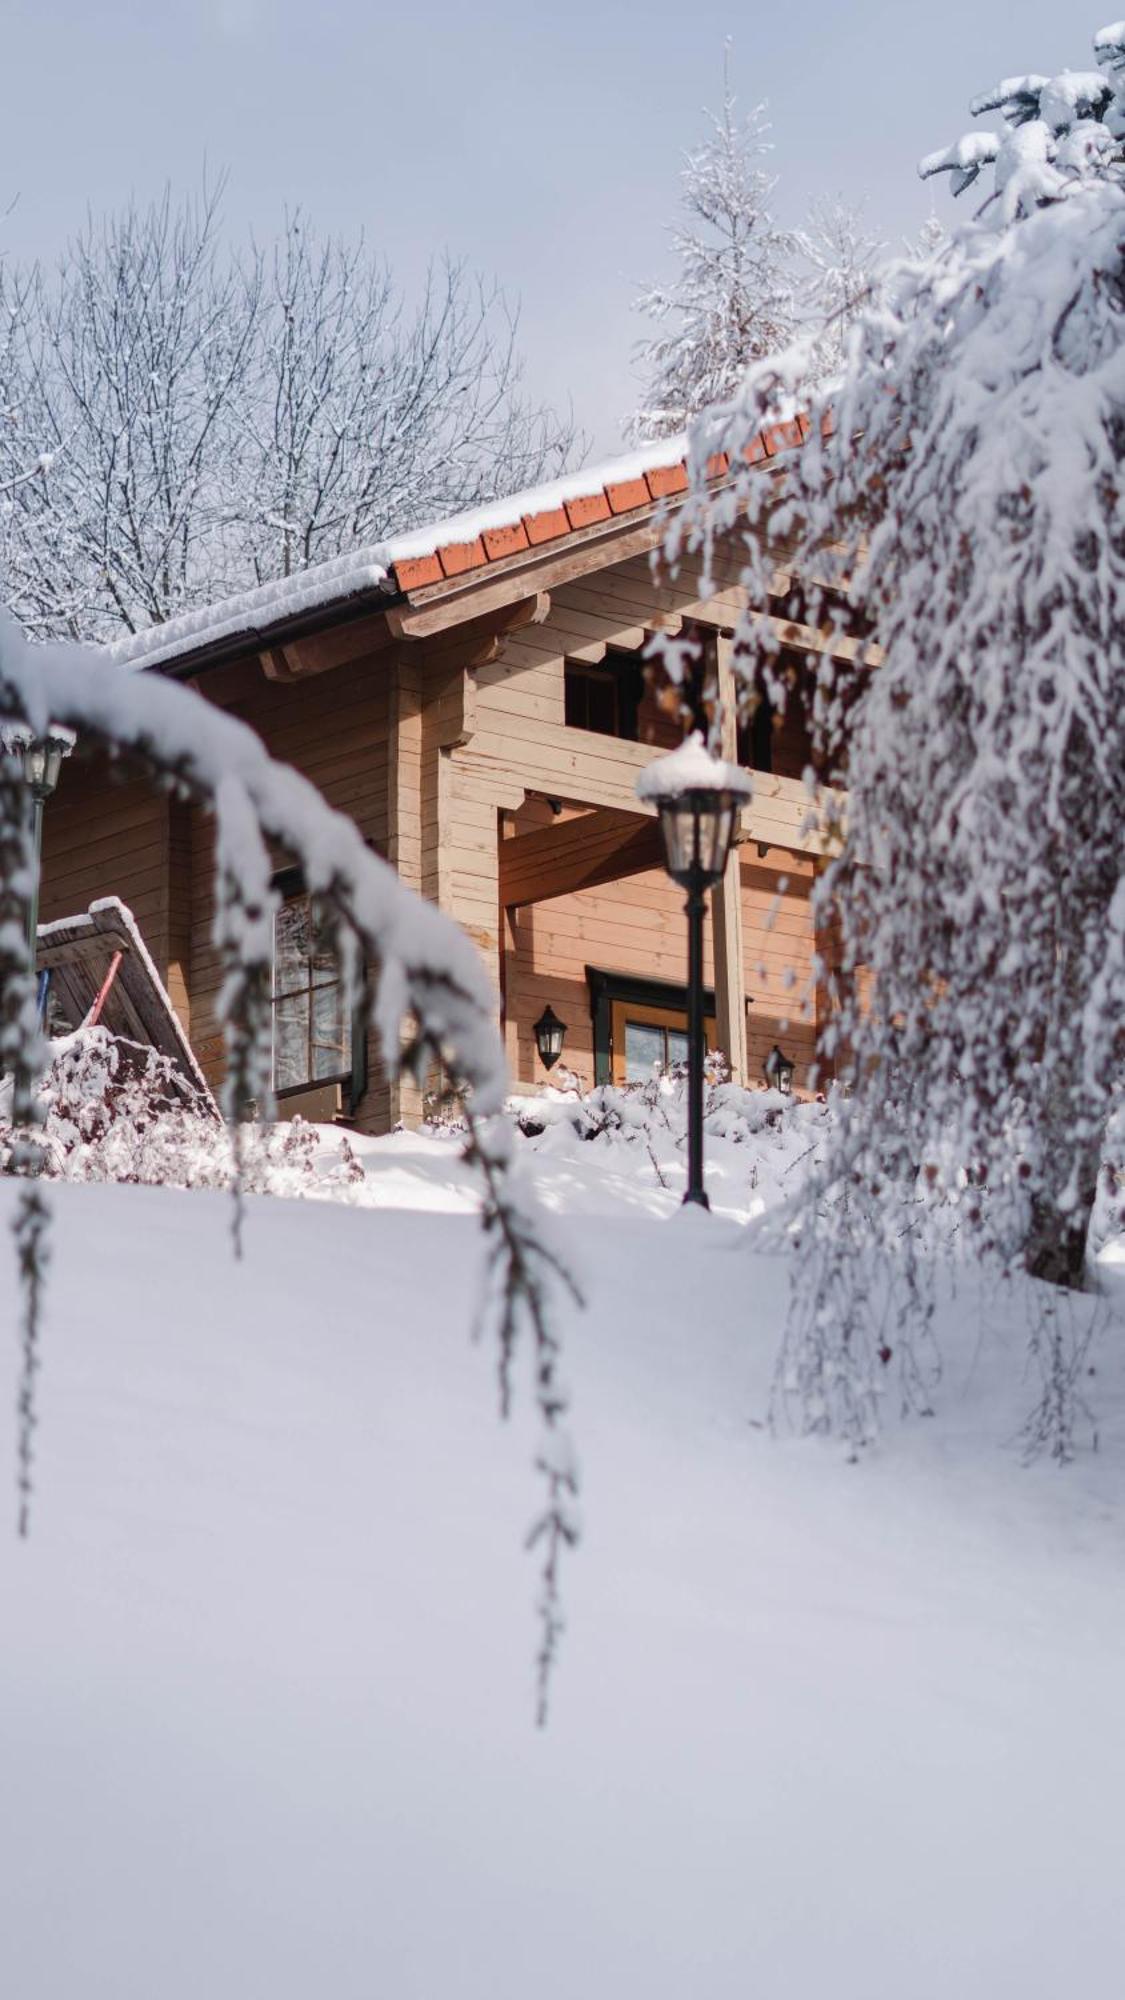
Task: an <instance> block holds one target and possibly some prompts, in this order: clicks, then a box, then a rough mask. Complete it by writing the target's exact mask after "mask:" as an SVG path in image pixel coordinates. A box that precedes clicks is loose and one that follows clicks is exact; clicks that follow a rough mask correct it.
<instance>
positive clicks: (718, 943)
mask: <svg viewBox="0 0 1125 2000" xmlns="http://www.w3.org/2000/svg"><path fill="white" fill-rule="evenodd" d="M715 653H716V661H717V666H718V680H719V688H718V693H719V714H720V726H721V730H722V743H721V748H722V753H723V756H724V757H726V758H727V759H728V760H729V761H730V762H731V763H732V764H733V763H735V762H737V759H738V695H737V690H736V688H735V681H734V641H733V640H732V639H730V638H728V637H727V635H726V633H724V632H720V633H719V634H718V636H717V638H716V641H715ZM711 930H712V942H713V946H714V954H715V1032H716V1039H717V1040H718V1044H719V1047H720V1048H721V1049H722V1051H723V1053H724V1055H725V1056H726V1058H727V1061H728V1062H729V1064H730V1068H731V1076H732V1077H733V1079H734V1081H735V1083H743V1084H744V1083H745V1082H746V1080H747V1078H746V991H745V987H744V985H743V972H742V963H743V959H742V948H743V941H742V871H741V868H740V865H739V859H738V846H737V843H735V844H734V845H732V847H731V851H730V854H729V856H728V858H727V865H726V872H725V874H724V875H723V879H722V881H721V882H720V883H719V884H718V886H717V887H716V888H715V889H714V890H712V893H711Z"/></svg>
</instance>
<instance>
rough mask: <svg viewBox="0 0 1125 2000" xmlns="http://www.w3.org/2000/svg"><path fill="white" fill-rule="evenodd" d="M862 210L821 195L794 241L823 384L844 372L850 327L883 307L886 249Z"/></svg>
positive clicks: (817, 373)
mask: <svg viewBox="0 0 1125 2000" xmlns="http://www.w3.org/2000/svg"><path fill="white" fill-rule="evenodd" d="M863 211H864V204H863V203H862V202H858V203H856V202H850V201H846V200H845V199H844V197H843V196H842V195H821V196H819V197H818V198H817V199H816V200H815V201H813V202H812V203H810V205H809V212H808V217H807V220H806V222H805V226H804V228H803V229H799V230H797V232H796V236H795V239H794V240H795V243H796V247H797V251H798V253H799V256H800V258H801V260H802V262H803V265H804V270H803V272H802V275H801V281H800V288H799V294H798V297H799V305H800V311H801V319H802V322H803V324H804V325H805V326H806V327H808V329H809V330H810V331H811V332H812V334H813V336H814V338H815V341H816V347H815V354H814V361H813V371H812V372H813V374H814V376H815V378H816V379H817V380H818V381H827V380H829V379H830V378H831V377H833V376H834V375H836V374H837V373H838V372H839V370H840V367H841V365H842V363H843V358H844V346H845V342H846V340H847V335H848V329H849V327H851V326H852V325H854V323H855V321H856V320H857V319H858V318H859V315H860V313H861V312H864V311H865V310H867V309H868V308H869V307H871V306H873V305H875V304H876V303H877V302H878V297H879V287H880V284H881V282H882V269H883V266H884V264H885V262H886V255H887V253H886V245H885V244H884V242H883V240H882V238H881V237H880V236H879V234H878V232H877V231H875V230H873V229H869V228H867V226H866V223H865V219H864V212H863Z"/></svg>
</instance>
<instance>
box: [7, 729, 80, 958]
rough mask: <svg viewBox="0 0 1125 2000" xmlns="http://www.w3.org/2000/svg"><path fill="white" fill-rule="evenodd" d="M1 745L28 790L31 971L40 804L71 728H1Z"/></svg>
mask: <svg viewBox="0 0 1125 2000" xmlns="http://www.w3.org/2000/svg"><path fill="white" fill-rule="evenodd" d="M4 748H5V750H6V751H7V752H8V755H9V756H12V757H19V758H20V760H21V763H22V766H23V780H24V783H25V785H26V786H27V789H28V791H29V792H30V793H31V801H32V827H31V843H32V857H31V858H32V875H31V895H30V898H29V901H28V909H27V955H28V961H29V963H30V966H31V970H32V972H33V973H34V971H35V959H36V951H37V947H38V941H39V871H40V864H41V861H42V856H43V807H44V806H45V805H46V803H47V800H48V799H49V798H50V796H51V794H52V792H53V791H54V790H55V788H56V786H57V785H58V782H59V775H60V773H61V771H62V765H63V758H64V757H69V756H70V753H71V751H72V750H73V748H74V732H73V730H70V729H65V728H63V726H62V725H61V724H60V723H54V724H52V725H51V727H50V728H49V729H47V730H45V731H44V733H43V735H42V736H36V735H34V733H33V732H32V731H31V730H30V729H28V728H25V727H23V726H22V725H19V726H17V727H15V728H9V729H7V730H5V732H4Z"/></svg>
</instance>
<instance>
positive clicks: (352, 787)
mask: <svg viewBox="0 0 1125 2000" xmlns="http://www.w3.org/2000/svg"><path fill="white" fill-rule="evenodd" d="M389 681H390V674H389V671H388V662H387V659H386V656H383V657H380V658H377V659H373V660H370V661H369V660H363V659H361V660H355V661H350V662H349V663H348V664H346V665H345V666H341V667H338V668H336V669H335V670H334V671H333V672H332V673H326V674H320V675H317V676H316V677H315V678H313V679H311V680H303V681H302V680H297V681H290V682H278V681H270V680H267V679H266V677H265V676H264V675H263V673H262V671H261V668H260V667H259V665H258V663H257V660H256V659H255V660H247V661H240V662H238V663H237V664H235V665H234V666H231V667H223V668H220V669H217V670H216V671H215V672H213V673H210V674H207V675H205V676H204V678H203V680H202V682H201V690H202V692H203V693H204V694H205V695H206V696H207V698H208V699H209V700H211V701H213V702H215V704H216V705H217V706H219V707H222V708H224V709H227V710H228V711H230V712H232V713H234V714H236V715H238V716H239V717H240V719H241V720H242V721H244V722H247V723H249V724H250V726H251V728H253V729H254V730H255V731H256V733H257V734H258V735H259V736H260V737H261V738H262V741H263V742H264V743H265V745H266V748H267V749H268V750H269V751H270V753H271V755H272V756H274V757H278V758H280V759H281V760H282V761H283V762H285V763H291V764H294V765H295V766H296V767H297V768H298V769H299V770H300V771H302V772H303V774H304V775H305V776H306V777H307V778H309V779H310V780H311V782H312V783H313V784H315V785H316V786H317V788H318V789H319V790H320V791H321V792H323V794H324V796H325V798H326V799H327V800H328V803H329V804H330V805H333V806H336V807H337V808H338V809H339V810H340V811H342V812H346V813H347V814H348V816H349V818H351V819H353V820H354V821H355V823H356V825H357V826H358V828H359V830H360V832H361V833H362V834H363V836H364V838H365V839H366V840H367V841H368V842H369V843H370V844H371V845H372V846H373V847H375V848H376V849H377V850H378V851H380V852H382V853H385V852H386V849H387V841H388V826H389V806H388V801H389V770H388V766H389V758H388V734H389V722H390V703H389V699H388V690H389ZM286 858H287V857H285V856H283V855H282V854H281V853H279V854H278V857H277V859H278V865H279V866H281V865H283V862H284V860H285V859H286ZM213 866H214V836H213V829H212V826H211V822H210V820H209V818H208V817H207V815H205V814H203V813H199V814H196V815H193V827H192V839H191V951H190V967H191V970H190V990H191V1016H192V1041H193V1044H194V1046H195V1050H196V1053H197V1055H198V1057H199V1060H200V1062H201V1064H202V1066H203V1069H204V1072H205V1074H206V1076H207V1080H208V1082H209V1083H210V1084H211V1086H212V1088H214V1089H217V1088H218V1086H219V1084H220V1083H221V1080H222V1071H223V1056H222V1035H221V1031H220V1028H219V1023H218V1019H217V1015H216V1002H217V998H218V991H219V986H220V982H221V979H222V968H221V965H220V963H219V958H218V954H217V952H216V951H215V948H214V945H213V944H212V942H211V927H212V922H213V917H214V896H213V887H212V882H213ZM368 1074H369V1084H368V1091H367V1094H366V1096H365V1098H364V1101H363V1104H362V1106H361V1107H360V1111H359V1116H358V1119H357V1123H358V1124H359V1126H360V1127H361V1129H364V1130H379V1129H385V1126H386V1124H387V1122H388V1115H389V1112H388V1101H387V1100H388V1092H387V1084H386V1079H385V1076H384V1074H383V1071H382V1068H381V1065H380V1063H379V1060H378V1050H377V1048H376V1046H375V1044H374V1038H373V1037H372V1038H371V1040H370V1042H369V1045H368Z"/></svg>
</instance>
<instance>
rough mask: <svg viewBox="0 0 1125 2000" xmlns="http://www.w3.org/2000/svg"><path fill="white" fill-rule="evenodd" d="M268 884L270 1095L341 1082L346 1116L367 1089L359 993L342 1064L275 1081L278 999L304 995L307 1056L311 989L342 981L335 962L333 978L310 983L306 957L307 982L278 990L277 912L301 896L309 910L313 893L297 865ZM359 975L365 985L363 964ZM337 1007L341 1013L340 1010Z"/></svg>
mask: <svg viewBox="0 0 1125 2000" xmlns="http://www.w3.org/2000/svg"><path fill="white" fill-rule="evenodd" d="M271 887H272V888H273V890H274V893H275V894H276V896H277V897H278V899H279V901H278V907H277V909H276V910H275V911H274V918H273V945H272V951H271V959H270V1080H271V1084H272V1087H273V1094H274V1097H275V1098H276V1100H277V1102H278V1104H283V1103H285V1101H286V1100H287V1099H289V1098H294V1097H304V1096H307V1095H308V1094H309V1092H310V1091H315V1090H324V1089H330V1088H331V1086H332V1085H333V1084H341V1085H342V1086H343V1090H342V1098H343V1108H344V1112H345V1114H346V1115H347V1116H349V1117H350V1116H352V1115H353V1114H354V1112H355V1111H356V1110H357V1108H358V1106H359V1103H360V1100H361V1099H362V1098H363V1097H364V1095H365V1094H366V1091H367V1009H366V1006H365V1004H364V1001H363V998H362V997H361V999H360V1001H359V1003H358V1004H357V1005H356V1006H355V1007H354V1008H353V1010H352V1015H351V1019H350V1021H349V1022H348V1030H349V1041H350V1047H349V1049H348V1051H347V1060H346V1061H345V1063H344V1064H343V1065H342V1067H341V1068H340V1069H338V1070H333V1071H332V1072H331V1073H330V1074H329V1075H327V1076H311V1075H310V1076H309V1077H307V1078H306V1080H305V1081H304V1082H303V1083H287V1084H283V1085H280V1086H279V1085H278V1083H277V1080H276V1079H277V1004H278V1001H279V1000H289V999H293V998H295V997H300V996H302V995H306V996H307V997H308V1000H309V1010H308V1012H309V1019H308V1033H307V1036H306V1053H307V1054H308V1055H310V1056H311V1052H312V1051H313V1050H314V1049H315V1047H316V1043H315V1042H314V1041H313V1039H312V1033H313V1006H312V997H313V995H314V994H315V993H318V992H324V991H325V990H327V989H329V988H335V989H339V988H340V986H341V984H342V981H341V977H340V970H339V967H338V966H337V968H336V974H335V977H334V979H332V980H325V981H322V982H321V983H320V984H319V985H316V984H314V983H313V980H312V968H311V961H309V960H308V959H306V965H307V967H308V971H309V978H308V983H307V984H306V985H304V986H295V987H293V988H291V989H290V990H288V991H286V992H284V993H279V992H278V990H277V984H276V981H277V919H278V917H279V916H280V914H281V911H282V909H284V908H285V906H286V905H287V904H294V903H297V902H299V901H300V900H302V899H305V900H307V902H308V904H309V909H310V914H311V913H312V912H313V910H314V908H315V898H314V897H313V895H312V893H311V891H310V890H309V888H308V886H307V884H306V882H305V877H304V871H303V870H302V869H300V868H284V869H282V870H280V871H279V873H278V874H276V875H275V876H274V878H273V881H272V884H271ZM363 977H364V984H365V985H366V967H365V968H364V974H363ZM340 1011H341V1013H342V1010H340ZM321 1046H326V1045H325V1044H322V1045H321Z"/></svg>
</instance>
